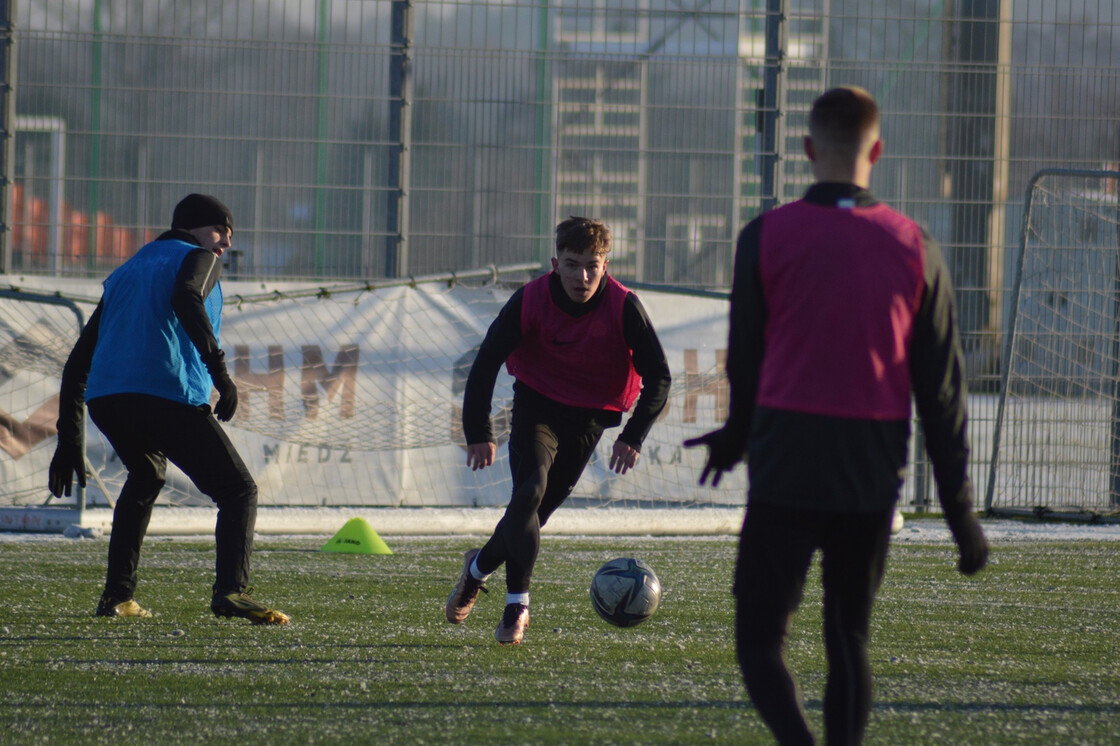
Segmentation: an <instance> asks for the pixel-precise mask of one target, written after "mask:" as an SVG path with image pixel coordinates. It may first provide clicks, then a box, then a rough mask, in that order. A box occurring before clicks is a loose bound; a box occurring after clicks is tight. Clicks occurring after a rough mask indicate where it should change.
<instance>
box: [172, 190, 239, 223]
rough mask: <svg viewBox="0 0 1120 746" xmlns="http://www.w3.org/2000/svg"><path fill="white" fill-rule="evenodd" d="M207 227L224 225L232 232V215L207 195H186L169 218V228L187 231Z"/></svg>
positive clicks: (214, 198) (215, 198) (219, 201)
mask: <svg viewBox="0 0 1120 746" xmlns="http://www.w3.org/2000/svg"><path fill="white" fill-rule="evenodd" d="M208 225H224V226H225V227H226V228H229V229H230V230H231V231H232V230H233V213H231V212H230V211H229V208H228V207H226V206H225V205H223V204H222V201H221V200H220V199H218V198H217V197H211V196H210V195H209V194H188V195H187V196H186V197H183V199H182V201H180V202H179V204H177V205H175V212H174V213H173V214H172V216H171V228H172V229H176V228H178V229H180V230H184V231H189V230H191V229H192V228H202V227H204V226H208Z"/></svg>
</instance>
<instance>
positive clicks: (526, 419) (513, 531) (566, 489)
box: [478, 398, 603, 593]
mask: <svg viewBox="0 0 1120 746" xmlns="http://www.w3.org/2000/svg"><path fill="white" fill-rule="evenodd" d="M540 410H541V408H538V407H532V406H526V405H524V403H519V402H518V401H517V399H516V398H515V400H514V407H513V421H512V423H511V426H510V439H509V465H510V471H511V472H512V473H513V494H512V495H511V497H510V501H509V505H508V506H506V512H505V515H504V516H502V519H501V520H500V521H498V525H497V527H496V528H495V529H494V534H493V535H492V536H491V537H490V540H489V541H487V542H486V545H485V546H484V547H483V548H482V552H481V553H480V554H479V556H478V569H479V570H481V571H482V572H485V573H491V572H494V570H496V569H498V567H500V566H501V565H502V563H505V566H506V590H507V591H509V592H510V593H524V592H527V591H528V590H529V583H530V581H531V580H532V577H533V566H534V565H535V564H536V561H537V554H538V553H539V552H540V546H541V527H542V526H544V524H545V523H546V522H547V521H548V518H549V516H551V515H552V513H553V511H555V510H556V509H557V508H558V507H560V505H561V503H563V502H564V500H566V499H567V498H568V495H570V494H571V492H572V489H573V488H575V486H576V482H578V481H579V477H580V475H581V474H582V473H583V469H584V467H586V466H587V462H588V460H590V458H591V454H592V453H593V452H594V451H595V446H596V445H598V443H599V438H600V437H601V436H602V434H603V428H602V426H601V425H599V424H598V423H596V422H595V421H594V420H583V419H582V418H575V419H574V420H572V421H569V420H566V419H564V418H563V417H559V416H557V415H556V414H554V413H549V412H544V411H540Z"/></svg>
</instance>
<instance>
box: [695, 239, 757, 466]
mask: <svg viewBox="0 0 1120 746" xmlns="http://www.w3.org/2000/svg"><path fill="white" fill-rule="evenodd" d="M761 233H762V218H761V217H760V218H756V219H754V220H752V221H751V222H750V223H748V224H747V226H746V227H745V228H744V229H743V231H742V233H740V234H739V241H738V244H737V246H736V249H735V274H734V279H733V280H732V286H731V307H730V311H729V317H728V333H727V381H728V387H729V390H730V402H729V411H728V417H727V422H726V423H724V426H723V427H721V428H720V429H718V430H713V431H712V432H709V433H705V434H704V435H701V436H699V437H696V438H689V439H688V440H686V441H685V442H684V446H685V447H686V448H694V447H696V446H707V447H708V460H707V462H706V463H705V464H704V469H703V471H701V472H700V484H705V483H706V482H707V481H708V479H709V478H710V479H711V482H712V486H713V487H717V486H719V482H720V479H721V478H722V477H723V473H724V472H726V471H730V470H732V469H734V468H735V466H736V465H737V464H738V463H739V462H740V461H741V460H742V459H743V454H744V452H745V451H746V448H747V440H748V436H749V435H750V427H751V421H752V420H753V419H754V407H755V397H756V396H757V394H758V379H759V371H760V370H761V368H762V353H763V330H764V327H765V323H766V304H765V302H764V299H763V294H762V279H761V275H760V274H759V264H758V257H759V248H760V237H761Z"/></svg>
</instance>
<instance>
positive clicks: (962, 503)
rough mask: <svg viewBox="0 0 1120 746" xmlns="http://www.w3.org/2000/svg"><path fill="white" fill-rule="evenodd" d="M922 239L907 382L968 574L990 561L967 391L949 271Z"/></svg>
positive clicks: (934, 248) (961, 566)
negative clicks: (975, 479) (972, 471)
mask: <svg viewBox="0 0 1120 746" xmlns="http://www.w3.org/2000/svg"><path fill="white" fill-rule="evenodd" d="M923 238H924V241H925V248H926V252H925V285H926V287H925V292H924V294H923V296H922V301H921V304H920V305H919V308H918V314H917V315H916V316H915V318H914V333H913V336H912V339H911V344H910V379H911V383H912V386H913V389H914V401H915V403H916V405H917V408H918V416H919V418H920V419H921V423H922V429H923V431H924V432H925V436H926V450H927V451H928V452H929V457H930V461H931V462H932V463H933V474H934V480H935V481H936V482H937V496H938V500H939V501H940V502H941V509H942V512H943V513H944V515H945V520H946V522H947V523H948V524H949V530H950V531H951V532H952V534H953V539H954V540H955V541H956V543H957V547H958V548H959V549H960V562H959V564H958V569H959V570H960V571H961V572H962V573H964V574H965V575H972V574H974V573H976V572H979V571H980V570H981V569H983V567H984V565H986V564H987V562H988V551H989V550H988V542H987V539H986V538H985V537H984V531H983V530H982V529H981V527H980V522H979V521H978V520H977V518H976V512H975V508H974V506H973V489H972V482H971V481H970V480H969V478H968V457H969V443H968V436H967V425H968V413H967V411H966V407H965V402H966V399H967V396H968V394H967V391H966V387H965V379H964V365H963V362H962V355H961V349H960V341H959V338H958V332H957V326H956V313H955V309H954V304H953V290H952V286H951V283H950V280H949V270H948V268H947V267H946V266H945V262H944V260H943V259H942V256H941V252H940V250H939V248H938V246H937V244H936V243H935V242H934V241H933V239H932V238H929V237H928V236H924V237H923Z"/></svg>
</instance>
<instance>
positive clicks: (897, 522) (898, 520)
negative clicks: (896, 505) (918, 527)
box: [891, 509, 906, 534]
mask: <svg viewBox="0 0 1120 746" xmlns="http://www.w3.org/2000/svg"><path fill="white" fill-rule="evenodd" d="M905 525H906V519H905V518H903V517H902V512H901V511H899V510H897V509H895V511H894V517H893V518H892V519H891V533H892V534H897V533H898V532H899V531H901V530H902V527H903V526H905Z"/></svg>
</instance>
